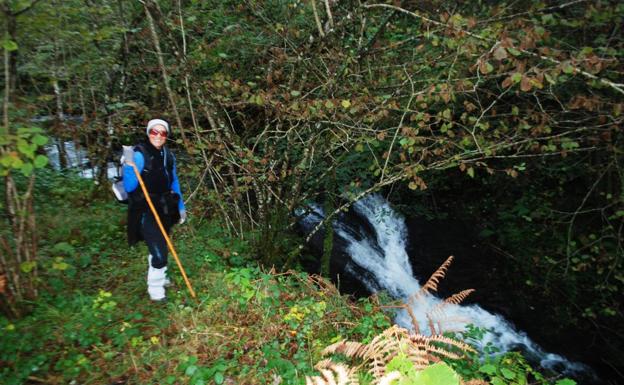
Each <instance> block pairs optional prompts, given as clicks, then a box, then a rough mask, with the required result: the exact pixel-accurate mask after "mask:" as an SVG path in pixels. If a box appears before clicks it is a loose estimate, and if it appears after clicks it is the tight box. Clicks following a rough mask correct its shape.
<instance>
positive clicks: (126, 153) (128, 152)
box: [122, 146, 134, 166]
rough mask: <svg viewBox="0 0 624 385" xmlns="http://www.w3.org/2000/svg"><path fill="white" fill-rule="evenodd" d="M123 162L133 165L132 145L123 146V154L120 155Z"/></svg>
mask: <svg viewBox="0 0 624 385" xmlns="http://www.w3.org/2000/svg"><path fill="white" fill-rule="evenodd" d="M122 159H123V162H124V164H127V165H128V166H134V149H133V148H132V146H123V156H122Z"/></svg>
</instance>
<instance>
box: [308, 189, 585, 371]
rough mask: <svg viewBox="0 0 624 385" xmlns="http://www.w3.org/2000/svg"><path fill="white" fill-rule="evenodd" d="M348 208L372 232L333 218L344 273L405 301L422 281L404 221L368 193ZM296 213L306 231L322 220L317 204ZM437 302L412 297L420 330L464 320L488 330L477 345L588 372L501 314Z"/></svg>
mask: <svg viewBox="0 0 624 385" xmlns="http://www.w3.org/2000/svg"><path fill="white" fill-rule="evenodd" d="M353 211H354V212H355V213H356V214H357V215H358V216H360V217H361V218H362V219H365V220H366V221H368V223H369V224H370V226H371V227H372V232H373V233H374V234H372V235H371V234H370V231H368V233H367V232H365V231H364V229H363V228H362V227H361V226H359V225H357V224H353V223H349V222H347V221H346V220H345V218H344V216H338V217H337V218H336V220H335V221H334V224H333V228H334V232H335V234H336V235H337V236H338V237H340V238H341V239H342V241H344V244H345V250H344V251H345V252H346V253H347V254H348V255H349V256H350V261H349V262H348V263H347V265H346V267H345V270H346V272H347V273H349V274H351V275H353V276H354V277H355V278H356V279H358V280H359V281H360V282H361V283H362V284H364V285H365V286H366V287H367V288H368V290H369V291H371V292H372V293H375V292H378V291H381V290H385V291H387V292H388V294H389V295H390V296H392V297H393V298H395V299H401V300H403V301H406V300H407V299H408V298H409V297H410V295H412V294H414V293H416V292H417V291H418V290H419V289H420V288H421V285H420V283H419V282H418V280H417V279H416V278H415V277H414V276H413V274H412V267H411V265H410V261H409V257H408V255H407V252H406V240H407V228H406V225H405V221H404V219H403V218H402V217H401V216H400V215H399V214H397V213H396V212H395V211H394V210H392V208H391V207H390V204H389V203H388V201H386V200H385V199H384V198H383V197H382V196H381V195H378V194H372V195H368V196H367V197H365V198H363V199H361V200H359V201H358V202H356V203H355V204H354V205H353ZM298 214H299V215H301V217H302V219H301V221H300V223H301V225H302V227H303V228H304V230H305V231H308V232H309V231H311V230H312V228H313V227H314V226H315V225H316V224H318V223H319V222H320V221H321V220H322V219H323V218H324V213H323V210H322V208H321V207H320V206H319V205H315V204H312V205H310V206H309V207H308V209H307V210H305V212H304V210H301V211H300V212H299V213H298ZM442 302H443V300H442V299H440V298H438V297H436V296H434V295H432V294H428V293H423V294H422V295H419V296H418V300H416V301H412V305H411V306H412V310H413V313H414V314H415V315H416V317H417V319H418V324H419V330H420V332H421V333H427V332H428V330H429V325H430V321H431V322H432V323H433V324H434V325H439V326H440V327H442V328H443V331H463V330H464V329H465V327H466V326H467V325H468V324H473V325H475V326H477V327H479V328H485V329H488V330H489V331H490V332H489V333H486V334H485V336H484V338H483V340H481V341H480V343H481V344H482V347H485V346H487V345H488V344H492V345H493V346H494V347H497V348H498V349H500V351H502V352H506V351H510V350H512V349H517V348H519V347H520V348H522V349H523V350H524V351H525V352H526V353H528V354H529V356H530V357H533V358H535V359H537V360H538V361H539V362H540V364H541V366H542V367H544V368H548V369H553V370H557V371H560V372H563V374H566V375H576V374H580V373H589V372H591V370H590V369H589V368H588V367H587V366H586V365H583V364H580V363H576V362H570V361H569V360H567V359H565V358H564V357H562V356H560V355H557V354H553V353H547V352H545V351H544V350H543V349H542V348H541V347H540V346H538V345H537V344H536V343H534V342H533V341H531V339H530V338H529V337H528V336H527V335H526V334H525V333H523V332H521V331H518V330H515V329H514V327H513V326H512V325H511V324H510V323H509V322H508V321H506V320H505V319H504V318H503V317H502V316H500V315H497V314H492V313H490V312H488V311H486V310H484V309H482V308H481V307H479V306H478V305H466V306H463V305H455V304H444V306H443V310H437V309H441V307H440V304H441V303H442ZM427 317H429V318H427ZM395 322H396V323H397V324H398V325H400V326H403V327H406V328H409V329H411V328H412V323H411V319H410V317H409V315H408V314H407V312H406V311H404V310H403V311H399V312H397V314H396V318H395Z"/></svg>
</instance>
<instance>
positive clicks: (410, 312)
mask: <svg viewBox="0 0 624 385" xmlns="http://www.w3.org/2000/svg"><path fill="white" fill-rule="evenodd" d="M405 310H406V311H407V314H408V315H409V316H410V319H411V320H412V329H413V330H414V332H415V333H420V325H418V318H416V314H414V311H413V310H412V307H411V306H410V305H409V304H405Z"/></svg>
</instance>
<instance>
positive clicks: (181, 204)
mask: <svg viewBox="0 0 624 385" xmlns="http://www.w3.org/2000/svg"><path fill="white" fill-rule="evenodd" d="M171 189H172V190H173V192H175V193H177V194H178V195H179V196H180V201H179V202H178V210H180V211H182V210H186V208H185V207H184V199H182V190H180V181H179V180H178V172H177V170H176V161H175V157H174V158H173V181H172V182H171Z"/></svg>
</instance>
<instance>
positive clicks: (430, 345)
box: [323, 325, 473, 381]
mask: <svg viewBox="0 0 624 385" xmlns="http://www.w3.org/2000/svg"><path fill="white" fill-rule="evenodd" d="M468 351H473V349H472V348H471V347H470V346H468V345H467V344H465V343H463V342H461V341H456V340H453V339H451V338H448V337H445V336H441V335H435V336H431V337H428V336H424V335H421V334H415V333H411V332H410V331H409V330H407V329H404V328H402V327H399V326H397V325H394V326H392V327H390V328H388V329H386V330H384V331H383V332H382V333H381V334H379V335H377V336H376V337H375V338H373V340H372V341H371V342H370V343H368V344H362V343H360V342H353V341H340V342H337V343H335V344H333V345H330V346H328V347H327V348H325V350H323V354H324V355H330V354H335V353H341V354H344V355H345V356H347V357H349V358H352V359H358V360H361V361H362V365H360V366H366V367H367V368H368V372H369V373H370V374H371V375H372V376H373V378H374V379H375V380H376V381H381V379H382V378H384V376H386V375H387V374H388V373H386V367H387V365H388V363H389V362H390V361H391V360H392V359H393V358H394V357H396V356H397V355H398V354H399V353H402V354H404V355H405V356H406V357H407V358H408V359H409V360H410V361H412V362H413V363H414V365H415V367H416V369H419V370H420V369H424V368H425V367H427V366H428V365H431V364H432V363H435V362H439V361H440V360H441V357H446V358H451V359H461V358H462V356H461V354H462V353H463V352H468Z"/></svg>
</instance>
